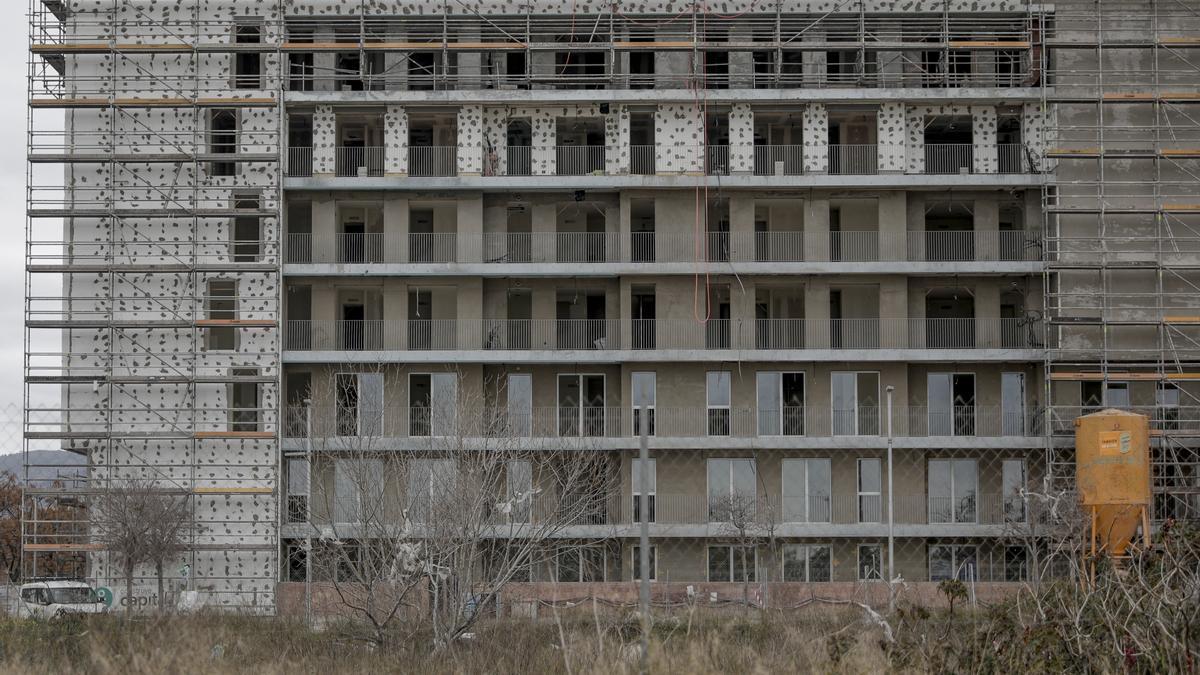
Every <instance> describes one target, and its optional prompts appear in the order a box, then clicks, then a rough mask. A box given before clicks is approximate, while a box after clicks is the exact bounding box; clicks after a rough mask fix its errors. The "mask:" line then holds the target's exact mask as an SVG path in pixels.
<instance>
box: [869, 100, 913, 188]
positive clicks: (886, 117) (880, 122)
mask: <svg viewBox="0 0 1200 675" xmlns="http://www.w3.org/2000/svg"><path fill="white" fill-rule="evenodd" d="M875 127H876V129H875V132H876V137H877V138H878V139H879V173H893V174H894V173H904V159H905V145H906V144H905V142H904V141H905V137H906V134H905V132H906V128H905V124H904V104H903V103H894V102H890V103H881V104H880V105H879V113H878V114H877V115H876V117H875Z"/></svg>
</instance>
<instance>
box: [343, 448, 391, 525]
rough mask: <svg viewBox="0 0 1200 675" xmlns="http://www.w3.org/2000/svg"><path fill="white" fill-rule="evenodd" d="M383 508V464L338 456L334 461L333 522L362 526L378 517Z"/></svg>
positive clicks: (371, 460)
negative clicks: (359, 524) (361, 524)
mask: <svg viewBox="0 0 1200 675" xmlns="http://www.w3.org/2000/svg"><path fill="white" fill-rule="evenodd" d="M382 506H383V461H382V460H378V459H361V458H357V457H355V458H348V457H340V458H337V459H334V460H333V520H334V522H337V523H361V522H364V521H366V520H371V519H372V516H375V517H378V516H379V515H380V509H381V508H382Z"/></svg>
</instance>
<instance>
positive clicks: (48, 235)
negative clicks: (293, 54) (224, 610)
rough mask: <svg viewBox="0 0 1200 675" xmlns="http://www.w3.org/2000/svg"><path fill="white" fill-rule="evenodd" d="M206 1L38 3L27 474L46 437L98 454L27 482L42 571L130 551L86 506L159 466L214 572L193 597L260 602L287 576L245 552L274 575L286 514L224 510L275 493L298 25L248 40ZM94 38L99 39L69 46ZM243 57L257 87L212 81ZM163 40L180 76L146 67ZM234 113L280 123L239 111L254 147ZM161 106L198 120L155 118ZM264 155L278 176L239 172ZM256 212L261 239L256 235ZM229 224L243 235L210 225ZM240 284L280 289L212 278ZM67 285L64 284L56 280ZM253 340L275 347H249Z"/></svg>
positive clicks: (200, 578) (33, 552) (28, 523)
mask: <svg viewBox="0 0 1200 675" xmlns="http://www.w3.org/2000/svg"><path fill="white" fill-rule="evenodd" d="M193 5H194V12H195V14H194V15H193V16H190V17H181V18H180V19H179V20H178V21H175V22H171V23H170V24H168V23H167V22H165V21H162V20H158V19H155V18H153V17H151V16H150V15H149V14H148V13H147V12H145V11H142V10H141V9H139V8H138V3H134V2H128V1H127V0H112V4H111V7H110V8H109V9H108V10H107V11H99V12H89V13H86V14H83V15H73V14H72V12H71V10H70V7H69V3H63V2H58V1H56V0H30V4H29V14H28V17H29V25H30V59H29V66H28V78H29V115H28V147H29V161H28V164H27V227H26V238H27V245H26V253H27V265H26V330H25V336H26V344H25V351H26V358H25V397H26V410H25V434H24V435H25V444H24V446H25V462H24V464H25V473H26V477H28V476H29V475H31V474H32V473H35V472H36V471H37V469H38V468H39V465H38V464H37V462H38V460H37V459H36V456H37V455H36V454H34V453H33V451H35V450H40V449H61V450H68V451H71V452H75V453H78V454H80V455H83V456H84V457H86V473H84V474H80V475H78V476H75V477H70V478H68V479H65V480H60V481H56V482H54V483H53V484H37V483H33V484H30V483H28V482H27V484H26V486H25V489H24V497H23V499H24V502H25V504H26V517H25V518H23V522H22V535H21V536H22V546H23V551H24V565H23V567H24V573H25V574H26V575H33V576H37V575H39V574H44V573H47V572H53V573H59V574H61V573H64V572H66V573H71V574H79V575H85V574H86V575H88V576H92V575H95V574H97V571H98V570H99V569H102V566H103V565H105V564H111V561H108V560H107V555H106V554H105V553H104V545H103V544H102V543H100V542H98V541H96V540H95V539H96V537H95V535H96V532H95V529H94V524H90V523H89V521H88V507H89V503H93V504H94V503H95V501H94V500H97V499H103V498H105V497H104V496H105V495H106V494H108V493H110V492H111V491H112V490H114V489H115V488H119V487H120V486H121V485H122V484H123V483H124V482H127V481H130V480H137V481H144V482H146V483H149V484H152V485H154V486H155V487H156V488H157V489H158V490H159V491H161V492H162V493H163V494H164V495H174V496H182V497H183V498H185V499H187V501H188V509H189V512H190V518H191V523H190V524H189V526H188V527H187V528H186V532H187V533H188V534H187V537H188V544H187V547H186V548H187V552H186V558H187V560H188V561H189V562H188V564H189V566H190V568H191V569H192V570H194V571H196V572H193V576H191V577H189V578H188V584H189V590H195V589H197V588H204V589H205V590H206V591H208V593H209V596H210V597H212V598H215V599H214V600H212V601H211V602H213V603H214V604H218V605H222V606H230V607H246V606H252V607H254V608H256V609H258V610H260V611H261V610H264V609H267V608H269V607H270V605H271V602H270V600H269V597H270V594H271V592H272V591H270V590H267V591H266V594H265V595H263V594H262V593H259V592H258V591H257V590H255V591H252V592H246V591H244V590H243V585H244V582H246V581H247V580H249V579H251V578H253V579H258V580H260V581H262V577H263V571H262V570H261V569H257V567H256V568H255V569H247V567H249V566H248V565H242V566H241V567H240V568H239V566H237V565H231V564H229V563H228V561H229V560H230V559H231V556H236V555H239V554H248V555H250V556H255V557H264V558H266V560H267V563H266V565H267V567H268V570H269V569H273V568H274V566H275V563H274V562H273V561H274V559H275V557H276V556H277V545H276V543H275V540H274V537H273V536H272V535H271V534H270V533H271V532H273V531H274V528H275V526H276V523H274V522H271V521H272V517H271V516H268V517H267V518H266V523H267V530H266V533H265V534H263V532H262V527H263V522H264V519H263V518H261V515H262V514H255V515H254V516H253V517H251V518H247V517H244V516H235V515H227V516H226V517H225V518H224V519H223V520H217V521H214V517H216V518H220V516H214V514H215V513H216V512H217V511H216V510H214V508H213V505H214V504H221V505H222V507H223V508H225V509H226V510H225V513H228V514H235V513H237V510H236V508H230V507H231V505H233V506H234V507H236V504H238V503H239V502H240V501H241V500H246V501H249V502H258V501H259V500H272V499H274V497H275V494H276V492H277V487H276V484H275V483H276V478H275V477H276V476H277V475H278V457H277V455H278V453H277V452H276V450H275V448H276V444H277V441H278V424H277V422H276V413H277V406H276V404H275V401H277V398H278V397H277V394H276V392H277V389H278V386H279V377H280V374H279V366H278V364H279V358H278V352H279V339H278V331H277V328H278V307H279V302H280V297H279V288H278V286H277V279H278V268H279V262H280V256H279V236H278V231H279V228H280V227H281V220H280V216H279V208H278V205H279V203H280V196H281V192H280V190H281V186H280V185H279V184H278V175H279V172H278V171H276V170H275V169H274V167H277V166H279V162H280V161H281V151H280V148H279V138H280V137H281V135H280V133H279V128H280V127H279V125H280V123H281V120H282V112H281V110H282V103H281V101H279V100H278V98H277V97H276V96H275V95H273V94H272V92H273V91H277V87H276V86H275V85H274V83H273V81H277V78H278V77H279V72H280V71H279V69H278V68H276V69H275V70H274V71H272V70H271V69H270V68H269V67H267V64H268V63H269V58H271V57H273V58H274V59H275V61H276V64H278V63H279V62H280V59H279V56H278V55H279V53H280V52H279V41H278V39H276V38H275V37H274V36H278V35H281V23H279V22H278V20H276V23H275V24H274V25H267V23H266V22H268V21H271V20H270V19H265V20H264V23H262V24H259V26H260V33H259V36H260V39H259V41H258V42H257V43H254V44H241V43H238V42H236V36H235V35H234V32H233V31H231V29H230V24H229V22H227V21H217V20H203V19H202V17H201V15H200V3H193ZM281 7H282V3H280V8H281ZM276 16H277V17H279V16H282V12H281V11H280V12H277V13H276ZM73 34H78V35H73ZM84 34H86V35H87V36H89V40H90V43H89V45H88V46H87V48H82V47H79V46H77V45H76V46H72V45H73V42H72V41H73V40H76V39H77V38H78V37H79V35H84ZM244 53H255V54H260V55H261V56H260V58H262V59H263V61H262V63H263V67H262V72H261V75H260V77H261V80H262V81H261V83H260V84H261V86H260V87H258V88H257V89H256V90H238V89H231V87H230V86H229V84H230V83H229V81H228V80H229V78H228V77H226V78H225V79H224V82H223V86H215V85H214V84H213V82H211V81H209V80H206V79H204V78H203V77H202V70H203V69H204V68H211V67H213V64H214V62H215V60H217V59H220V58H222V56H223V55H228V56H229V60H230V61H231V62H232V61H233V60H234V59H236V58H237V57H236V55H238V54H244ZM164 54H169V55H171V56H170V57H168V58H172V59H175V58H178V59H179V61H178V63H183V64H184V65H183V66H179V65H175V66H173V67H172V70H174V71H175V72H181V73H185V74H184V75H179V76H177V77H166V76H163V75H160V74H158V73H155V72H154V71H153V70H152V68H151V67H148V66H147V64H149V65H150V66H152V65H153V64H154V62H155V59H156V58H157V57H160V56H161V55H164ZM81 64H87V65H93V66H94V65H95V64H101V65H102V66H107V70H108V72H107V73H104V68H103V67H98V68H95V70H94V71H93V72H96V73H104V74H102V75H95V76H86V77H84V76H77V75H78V73H79V72H81V71H82V72H86V70H84V69H81V68H80V65H81ZM189 71H190V72H189ZM228 110H233V111H235V115H236V114H237V113H236V111H239V110H240V111H243V112H245V111H254V112H256V113H260V114H261V119H262V120H265V122H262V121H260V122H259V125H260V130H259V131H257V132H255V131H248V130H243V129H242V122H238V123H237V127H236V130H235V132H234V133H235V134H236V136H235V140H233V141H232V142H231V141H230V140H228V139H225V138H218V137H217V136H216V134H215V133H214V132H213V131H211V130H210V129H209V124H208V121H209V117H210V115H212V114H213V111H228ZM77 111H81V112H77ZM160 111H161V115H162V116H163V119H167V116H168V115H174V116H175V118H176V119H177V120H181V124H180V126H181V127H182V128H175V129H167V128H165V127H164V126H163V125H161V124H158V125H156V124H155V123H154V119H153V115H154V114H156V113H160ZM80 114H83V115H86V116H90V118H91V119H93V120H101V123H102V124H103V123H104V122H103V120H104V119H105V118H107V129H103V130H101V131H97V130H96V129H95V125H91V126H89V124H90V123H89V122H86V121H85V122H84V123H83V124H82V125H81V126H82V127H83V128H77V127H76V121H75V117H76V116H77V115H80ZM56 116H61V122H59V121H58V119H59V118H58V117H56ZM146 117H149V118H150V121H147V120H146ZM188 125H190V128H188ZM239 146H240V147H241V148H246V147H249V148H251V151H250V152H239V151H238V147H239ZM254 150H257V152H256V151H254ZM227 153H229V154H227ZM218 165H219V166H220V167H221V168H220V170H217V171H214V169H215V168H216V167H217V166H218ZM263 166H266V167H268V170H267V171H265V172H263V175H265V176H267V177H268V180H267V182H265V183H259V184H253V185H247V184H245V183H243V182H240V181H236V180H235V181H224V182H222V180H221V178H220V176H225V175H230V174H232V175H234V176H236V175H238V174H240V173H241V171H242V170H243V168H244V169H245V170H247V171H249V170H252V169H254V168H255V167H263ZM60 169H61V171H62V173H58V174H55V173H54V172H56V171H58V170H60ZM89 176H96V177H97V180H95V181H92V182H89V181H88V180H87V178H88V177H89ZM247 187H249V188H253V189H255V190H256V191H257V192H256V193H255V196H254V197H253V199H251V198H248V197H246V196H244V194H240V193H244V191H245V190H244V189H245V188H247ZM239 220H244V221H246V222H247V223H254V224H256V226H257V232H258V233H259V234H258V235H257V236H254V237H252V238H249V239H247V238H244V235H241V234H237V232H238V229H237V227H236V226H235V223H237V222H238V221H239ZM60 224H61V229H59V227H58V226H59V225H60ZM226 225H227V226H228V228H229V232H230V237H229V238H228V239H221V238H214V236H211V235H210V233H212V232H216V231H219V228H221V227H224V226H226ZM180 232H182V233H183V234H182V236H180V235H179V233H180ZM105 235H106V236H105ZM222 280H232V281H233V283H241V284H245V285H247V286H258V287H260V288H262V289H265V292H263V293H262V294H261V295H260V296H258V297H253V298H249V299H244V298H242V297H241V294H242V291H240V290H238V289H239V288H240V287H239V286H234V289H235V291H234V292H233V294H232V297H230V296H226V295H220V296H218V295H216V294H214V292H213V291H212V290H211V289H210V288H211V287H210V282H212V281H222ZM55 282H60V283H61V291H46V290H43V289H46V288H47V287H51V288H52V287H54V286H55ZM162 289H169V291H164V290H162ZM225 340H232V343H231V344H232V345H233V347H232V349H230V348H229V347H228V345H225V344H224V341H225ZM218 341H221V342H222V344H221V349H222V351H216V350H217V349H218V347H217V346H215V345H216V344H217V342H218ZM244 344H250V345H256V346H259V345H267V346H264V347H262V348H261V349H262V351H255V352H245V353H239V347H240V346H242V345H244ZM239 387H250V388H252V390H253V394H252V395H249V394H243V395H242V399H246V398H249V399H250V400H251V401H252V405H249V406H239V405H238V404H237V403H238V401H237V399H236V397H235V390H236V389H237V388H239ZM56 401H57V402H56ZM264 445H265V446H267V449H266V450H265V451H263V450H261V449H259V450H255V448H258V447H260V446H264ZM255 452H256V453H257V454H254V453H255ZM243 455H250V456H257V457H260V458H266V459H260V460H259V461H253V460H241V459H238V458H239V457H241V456H243ZM48 507H57V508H48ZM42 513H52V514H54V515H53V516H50V517H42V516H41V515H40V514H42ZM249 533H254V534H252V535H250V536H247V535H248V534H249ZM205 551H207V552H210V555H213V556H223V557H224V558H225V560H226V565H225V568H226V569H225V570H224V571H217V570H219V569H220V568H219V567H218V566H217V565H211V570H213V571H212V573H209V574H204V573H202V572H199V570H200V569H201V568H202V567H203V566H202V565H200V564H198V562H197V555H198V553H200V552H205ZM83 554H90V555H89V556H88V557H89V558H93V560H91V561H88V562H90V563H91V564H90V565H89V564H88V562H84V561H83V560H82V559H81V557H82V556H83ZM72 561H73V562H72ZM97 561H102V562H100V563H99V566H97ZM197 572H199V574H198V573H197ZM265 581H266V582H267V583H269V582H271V581H272V579H271V577H270V576H268V577H267V578H266V579H265ZM137 583H139V584H141V583H147V582H146V581H145V579H144V578H139V580H138V582H137ZM266 588H269V586H267V587H266ZM178 590H184V589H178Z"/></svg>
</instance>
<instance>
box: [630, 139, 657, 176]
mask: <svg viewBox="0 0 1200 675" xmlns="http://www.w3.org/2000/svg"><path fill="white" fill-rule="evenodd" d="M656 150H657V148H656V147H655V146H653V145H634V146H631V147H630V148H629V173H632V174H634V175H636V176H653V175H654V173H655V166H654V164H655V163H654V156H655V154H656Z"/></svg>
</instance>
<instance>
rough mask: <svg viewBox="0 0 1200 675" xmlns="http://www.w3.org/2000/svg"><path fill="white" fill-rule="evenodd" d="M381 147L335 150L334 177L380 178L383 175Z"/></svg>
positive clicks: (340, 148)
mask: <svg viewBox="0 0 1200 675" xmlns="http://www.w3.org/2000/svg"><path fill="white" fill-rule="evenodd" d="M383 153H384V150H383V148H381V147H337V148H334V175H336V176H337V177H338V178H354V177H358V178H368V177H370V178H378V177H380V176H382V175H383V158H384V155H383Z"/></svg>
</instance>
